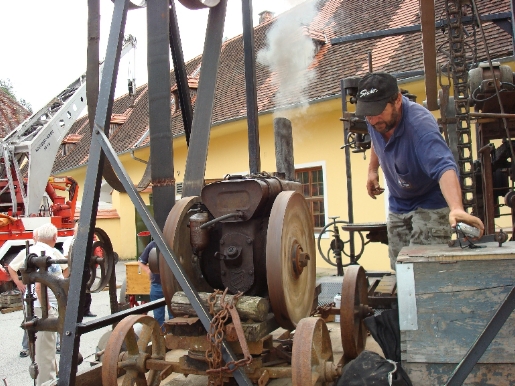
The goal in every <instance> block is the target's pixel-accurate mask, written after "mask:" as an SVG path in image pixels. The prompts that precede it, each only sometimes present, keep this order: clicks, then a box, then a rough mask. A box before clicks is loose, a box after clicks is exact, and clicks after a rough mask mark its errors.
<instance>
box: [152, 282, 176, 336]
mask: <svg viewBox="0 0 515 386" xmlns="http://www.w3.org/2000/svg"><path fill="white" fill-rule="evenodd" d="M162 297H164V295H163V287H161V284H160V283H151V284H150V301H154V300H157V299H161V298H162ZM165 308H166V306H163V307H159V308H155V309H154V319H155V320H157V322H158V323H159V325H160V326H161V328H162V326H163V324H164V322H165ZM168 318H169V319H171V318H173V316H172V314H171V313H170V311H168Z"/></svg>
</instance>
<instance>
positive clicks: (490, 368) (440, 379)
mask: <svg viewBox="0 0 515 386" xmlns="http://www.w3.org/2000/svg"><path fill="white" fill-rule="evenodd" d="M402 367H403V368H404V370H406V372H407V374H408V376H409V378H410V380H411V382H412V383H413V385H424V386H442V385H445V384H446V382H447V380H448V379H449V377H450V375H451V374H452V373H453V371H454V369H455V367H456V365H455V364H445V363H407V362H404V361H403V362H402ZM464 385H476V386H491V385H499V386H500V385H502V386H508V385H510V386H515V367H514V366H513V365H512V364H505V363H498V364H481V363H478V364H476V365H475V366H474V368H473V369H472V372H471V373H470V374H469V376H468V377H467V379H466V380H465V382H464Z"/></svg>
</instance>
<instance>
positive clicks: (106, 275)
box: [68, 228, 118, 293]
mask: <svg viewBox="0 0 515 386" xmlns="http://www.w3.org/2000/svg"><path fill="white" fill-rule="evenodd" d="M93 232H94V241H93V245H92V247H91V258H90V260H89V267H88V268H89V279H88V282H87V283H86V288H87V291H88V292H90V293H97V292H100V291H102V290H103V289H104V288H105V287H106V286H107V285H108V284H109V279H110V278H111V275H112V273H113V270H114V266H115V264H116V263H117V261H118V254H117V253H116V252H114V251H113V245H112V244H111V240H110V239H109V236H108V235H107V233H106V232H105V231H104V230H103V229H102V228H95V230H94V231H93ZM75 241H76V240H73V242H72V244H71V245H70V251H69V258H68V262H69V263H68V268H69V269H70V271H71V270H72V269H73V246H74V244H75Z"/></svg>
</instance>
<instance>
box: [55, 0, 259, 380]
mask: <svg viewBox="0 0 515 386" xmlns="http://www.w3.org/2000/svg"><path fill="white" fill-rule="evenodd" d="M167 1H168V0H161V2H160V3H159V2H157V1H156V2H155V3H156V4H155V6H156V7H157V8H154V9H153V10H152V9H150V10H149V11H148V15H149V16H148V17H149V20H148V24H149V26H150V25H152V26H154V25H155V24H154V23H155V22H156V20H153V19H152V20H150V18H154V17H156V18H157V17H158V14H159V10H160V8H158V7H159V6H163V5H164V4H165V3H167ZM171 1H172V2H173V0H171ZM242 4H243V8H242V12H243V20H244V23H243V24H244V25H243V27H244V42H245V43H244V44H245V66H246V67H245V70H246V71H245V80H246V83H247V85H246V86H247V94H248V96H247V111H248V115H249V151H250V153H251V156H250V165H251V170H254V169H256V171H258V170H259V169H258V168H259V167H260V162H259V143H258V133H257V127H258V125H257V102H256V101H257V98H256V95H257V92H256V87H255V84H256V76H255V63H254V57H255V55H254V43H253V27H252V6H251V2H250V0H242ZM130 8H131V4H130V2H129V0H116V1H115V6H114V11H113V17H112V23H111V30H110V35H109V40H108V47H107V53H106V60H105V64H104V72H103V75H102V81H101V85H100V92H99V95H98V104H97V108H96V112H95V119H94V127H93V132H92V139H91V146H90V152H89V162H88V168H87V172H86V180H85V186H86V187H87V188H86V189H85V190H84V195H83V199H82V207H81V214H80V218H79V227H78V232H77V240H76V242H75V250H74V259H75V261H74V265H75V266H76V267H83V270H82V271H81V270H74V271H73V272H72V274H71V282H70V289H69V294H68V299H69V302H68V304H67V309H66V316H65V321H64V330H63V335H62V343H61V345H62V355H61V359H60V374H59V381H58V385H59V386H65V385H74V384H75V379H76V370H77V364H78V363H77V362H78V352H79V344H80V336H81V334H83V333H86V332H89V331H92V330H95V329H97V328H101V327H104V326H107V325H110V324H112V323H115V322H118V321H120V320H121V319H123V318H124V317H125V316H127V315H131V314H134V313H141V312H146V311H149V310H151V309H154V308H157V307H159V306H162V305H163V302H164V300H158V301H154V302H151V303H148V304H145V305H143V306H140V307H135V308H133V309H130V310H126V311H122V312H119V313H116V314H113V315H111V316H108V317H105V318H101V319H99V320H96V321H92V322H90V323H86V324H83V323H81V318H82V315H81V312H80V311H79V310H81V309H82V308H83V303H84V300H83V299H84V293H85V290H86V275H85V274H84V273H85V272H86V271H87V269H88V261H87V260H88V259H87V256H90V255H91V250H92V242H91V240H92V237H93V229H94V225H95V214H96V213H97V209H98V199H99V195H100V184H101V180H102V170H103V166H104V161H108V162H110V164H111V166H112V167H113V169H114V172H115V173H116V176H117V177H118V179H119V181H120V182H121V184H122V185H123V188H124V190H125V191H126V192H127V194H128V195H129V197H130V198H131V200H132V202H133V204H134V206H135V208H136V210H137V211H138V213H139V215H140V216H141V218H142V220H143V222H144V224H145V226H146V227H147V229H148V230H149V231H150V234H151V236H152V237H153V239H154V240H155V242H156V244H157V247H158V248H159V250H160V251H161V253H162V255H163V257H164V259H165V261H166V263H167V264H168V266H169V267H170V269H171V270H172V272H173V274H174V276H175V278H176V280H177V282H178V283H179V285H180V286H181V288H182V290H183V291H184V292H185V294H186V296H187V297H188V299H189V301H190V302H191V304H192V306H193V308H194V310H195V312H196V313H197V315H198V317H199V319H200V321H201V322H202V324H203V326H204V328H205V329H206V330H207V331H209V328H210V321H211V318H210V315H209V313H208V310H207V309H206V307H204V306H203V305H202V303H201V302H200V298H199V295H198V293H197V291H196V290H195V289H194V288H193V287H192V285H191V284H190V283H189V280H188V278H187V277H186V275H185V274H184V272H183V269H182V267H181V265H180V264H179V263H178V259H177V258H176V257H175V255H174V254H173V253H172V251H171V250H170V249H169V247H168V245H167V244H166V242H165V240H164V237H163V234H162V232H161V227H160V225H161V226H162V225H163V223H162V220H161V221H159V222H158V221H156V220H157V219H154V218H153V217H152V216H151V215H150V213H149V212H148V210H147V207H146V205H145V203H144V202H143V200H142V198H141V196H140V195H139V193H138V191H137V189H136V187H135V186H134V184H133V183H132V182H131V179H130V177H129V175H128V174H127V173H126V171H125V169H124V168H123V165H122V164H121V162H120V160H119V159H118V156H117V154H116V152H115V151H114V149H113V147H112V146H111V143H110V142H109V139H108V138H107V136H106V134H107V132H108V129H109V122H110V116H111V112H112V105H113V100H114V90H115V84H116V76H117V73H118V65H119V61H120V53H121V47H122V42H123V36H124V28H125V21H126V17H127V11H128V10H129V9H130ZM226 9H227V0H221V1H220V3H219V4H218V5H217V6H215V7H213V8H211V9H210V12H209V17H208V27H207V31H206V40H205V46H204V54H203V57H202V72H201V75H200V81H199V89H198V97H197V107H196V110H195V114H194V115H193V120H192V121H193V122H192V130H191V134H192V136H191V144H192V146H190V149H189V151H188V158H187V164H186V172H185V183H184V195H185V196H187V195H200V191H201V188H202V186H203V182H204V171H205V162H206V157H207V147H208V142H209V132H210V128H211V118H212V109H213V101H214V92H215V85H216V78H217V76H216V75H217V71H218V65H219V59H220V52H221V44H222V33H223V26H224V21H225V14H226ZM152 15H154V16H152ZM169 15H170V19H171V23H170V25H169V26H168V25H167V26H166V28H167V31H168V33H169V34H170V35H174V33H178V31H177V30H176V29H175V28H176V27H175V26H176V22H177V21H176V15H175V10H174V8H173V4H172V8H171V9H170V11H169ZM174 23H175V24H174ZM152 28H153V27H152ZM156 28H161V30H156V31H157V32H156V34H157V35H158V40H159V43H163V44H158V45H159V48H157V47H154V48H156V52H153V51H151V49H150V48H149V56H151V55H158V54H159V53H160V52H161V51H160V50H161V49H163V48H162V47H161V46H164V39H163V38H162V35H159V31H161V32H162V29H163V28H164V27H163V25H161V26H160V27H156ZM149 35H150V27H149ZM167 44H168V43H167ZM170 44H171V49H172V52H173V54H174V63H175V64H176V66H177V68H178V71H179V73H178V75H179V76H178V78H181V79H180V81H178V88H179V96H180V98H182V99H183V102H185V103H181V110H182V113H183V117H185V118H184V122H185V130H187V129H188V128H187V126H188V123H187V122H188V114H189V112H190V110H189V108H188V102H187V98H186V95H188V96H189V94H187V93H186V91H187V90H185V89H187V86H188V85H187V82H186V83H184V74H185V70H184V63H183V60H182V57H181V56H182V55H181V54H180V53H182V50H181V47H180V39H179V38H178V37H177V38H174V39H171V40H170ZM178 52H180V53H178ZM163 64H164V63H163V62H161V63H157V65H156V67H155V68H154V70H155V71H156V73H160V74H162V73H163V72H164V71H165V70H166V65H165V66H163ZM151 65H152V64H151V63H149V69H150V66H151ZM166 71H168V76H169V68H168V69H167V70H166ZM156 79H157V75H155V74H150V76H149V95H152V94H151V91H150V88H151V84H154V83H155V81H156ZM161 83H163V84H165V82H162V79H161ZM155 87H159V86H157V85H156V86H155ZM154 89H156V88H154ZM169 91H170V90H169V88H168V100H167V103H166V104H165V103H158V104H159V107H158V108H157V110H156V111H155V112H153V111H152V109H150V123H151V125H150V130H151V139H152V130H156V129H154V128H153V125H152V122H153V121H154V119H163V115H161V114H165V115H164V120H165V122H166V120H167V119H168V127H167V130H168V132H169V131H170V129H169V128H170V125H169V122H170V121H169V116H168V118H167V117H166V112H165V113H163V112H162V111H161V110H168V114H169V112H170V108H169V102H168V101H169V95H170V94H169ZM154 95H157V94H154ZM160 101H161V102H162V100H161V99H160ZM151 103H152V102H151ZM159 117H160V118H159ZM154 126H158V127H161V126H162V125H161V124H158V123H156V124H155V125H154ZM156 131H157V132H159V129H157V130H156ZM161 134H162V133H161ZM165 143H166V144H170V146H171V141H170V142H168V140H166V141H165ZM152 146H154V144H153V141H152V140H151V149H152ZM163 150H164V151H165V152H166V151H167V152H168V153H169V154H170V156H171V154H172V153H171V151H172V149H171V147H170V148H166V147H165V148H164V149H161V151H163ZM151 154H152V151H151ZM105 157H107V160H106V159H105ZM165 161H166V160H165ZM160 162H161V159H160V158H159V157H152V156H151V167H152V169H151V170H152V178H153V180H155V179H156V178H162V179H164V184H163V185H164V186H165V188H167V189H169V187H170V185H171V186H173V182H174V181H173V162H172V164H171V166H170V165H169V164H168V162H166V163H165V166H164V167H162V165H161V164H160ZM158 166H161V167H162V168H163V169H164V173H167V172H169V171H170V170H171V171H172V176H171V177H170V174H169V173H168V174H165V175H164V176H162V175H159V174H158V176H157V177H156V175H155V174H154V171H155V170H156V169H159V167H158ZM165 200H167V201H170V196H168V197H164V195H159V197H157V201H165ZM172 200H173V202H174V201H175V194H173V195H172ZM156 204H157V203H156V197H154V205H156ZM166 213H168V212H166ZM160 223H161V224H160ZM222 350H223V358H224V360H225V362H226V363H228V362H231V361H234V360H235V359H236V357H235V355H234V353H233V352H232V350H231V348H230V347H229V346H228V345H227V343H226V342H225V341H223V343H222ZM233 375H234V378H235V380H236V381H237V382H238V384H239V385H252V382H251V381H250V379H249V378H248V377H247V375H246V374H245V372H244V371H243V369H242V368H237V369H236V370H235V371H234V373H233Z"/></svg>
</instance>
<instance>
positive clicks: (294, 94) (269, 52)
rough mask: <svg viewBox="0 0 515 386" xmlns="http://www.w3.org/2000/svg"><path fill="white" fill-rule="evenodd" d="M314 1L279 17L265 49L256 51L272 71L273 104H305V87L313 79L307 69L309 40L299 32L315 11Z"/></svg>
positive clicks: (311, 45)
mask: <svg viewBox="0 0 515 386" xmlns="http://www.w3.org/2000/svg"><path fill="white" fill-rule="evenodd" d="M300 2H301V1H298V0H297V1H290V3H291V4H292V5H295V4H298V3H300ZM316 3H317V2H316V1H307V2H305V3H303V4H302V5H299V6H297V7H295V8H293V9H291V10H290V11H288V12H286V13H284V14H283V15H281V17H279V18H278V19H277V20H276V21H275V22H274V24H273V26H272V27H271V28H270V30H269V31H268V34H267V37H266V46H267V47H266V48H264V49H262V50H261V51H259V52H258V55H257V60H258V62H259V63H261V64H263V65H265V66H268V67H269V69H270V71H271V72H272V73H275V74H276V76H275V77H274V82H275V83H276V85H277V87H278V90H277V93H276V95H275V104H276V106H281V105H285V104H287V103H288V102H289V103H299V102H300V103H301V105H303V106H304V107H307V100H308V98H307V88H308V86H309V84H310V82H311V80H313V79H314V78H315V75H316V74H315V70H314V69H308V67H309V65H310V64H311V63H312V61H313V57H314V55H315V44H314V43H313V40H312V39H311V38H310V37H309V36H307V35H306V34H305V33H304V31H303V28H302V27H303V26H309V24H310V23H311V21H312V20H313V18H314V17H315V16H316V14H317V8H316Z"/></svg>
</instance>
